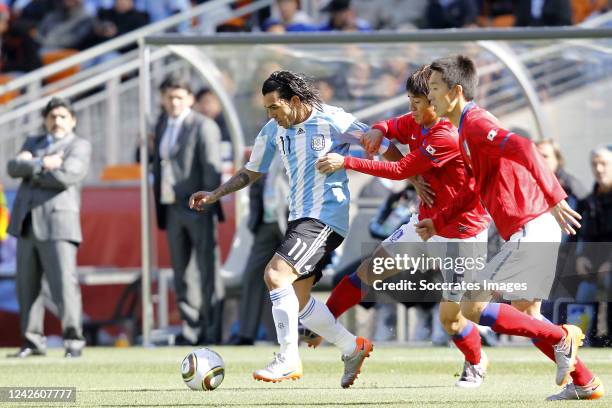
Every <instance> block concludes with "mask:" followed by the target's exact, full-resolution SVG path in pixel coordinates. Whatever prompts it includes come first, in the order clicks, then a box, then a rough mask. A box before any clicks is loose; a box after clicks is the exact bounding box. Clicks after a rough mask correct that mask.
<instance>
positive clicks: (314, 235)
mask: <svg viewBox="0 0 612 408" xmlns="http://www.w3.org/2000/svg"><path fill="white" fill-rule="evenodd" d="M342 241H344V237H343V236H342V235H340V234H338V233H337V232H335V231H334V230H332V229H331V227H329V226H328V225H327V224H325V223H322V222H321V221H319V220H315V219H314V218H300V219H299V220H294V221H291V222H290V223H289V224H287V232H285V237H284V238H283V242H282V243H281V244H280V246H279V247H278V249H277V250H276V254H277V255H278V256H280V257H281V258H283V259H284V260H285V261H287V262H288V263H289V264H290V265H291V266H293V268H295V270H296V272H297V274H298V275H300V277H299V278H298V279H297V280H302V279H306V278H309V277H311V276H315V283H316V282H318V281H319V279H321V275H322V274H323V268H324V267H325V266H326V265H327V264H328V263H329V262H330V261H331V254H332V252H333V251H334V249H336V248H338V247H339V246H340V244H341V243H342Z"/></svg>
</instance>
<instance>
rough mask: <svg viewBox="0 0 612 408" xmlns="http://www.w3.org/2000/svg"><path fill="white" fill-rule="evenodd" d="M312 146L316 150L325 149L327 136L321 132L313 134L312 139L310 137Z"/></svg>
mask: <svg viewBox="0 0 612 408" xmlns="http://www.w3.org/2000/svg"><path fill="white" fill-rule="evenodd" d="M310 148H311V149H312V150H314V151H315V152H320V151H321V150H323V149H325V136H323V135H322V134H320V133H317V134H316V135H313V136H312V139H310Z"/></svg>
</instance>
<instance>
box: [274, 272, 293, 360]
mask: <svg viewBox="0 0 612 408" xmlns="http://www.w3.org/2000/svg"><path fill="white" fill-rule="evenodd" d="M270 300H271V301H272V317H273V318H274V325H275V326H276V338H277V339H278V343H279V344H280V352H281V353H282V354H284V355H285V356H288V357H289V358H290V359H293V358H299V354H298V314H299V310H300V304H299V302H298V298H297V296H296V295H295V291H294V290H293V286H292V285H290V284H289V285H287V286H283V287H282V288H278V289H274V290H272V291H270Z"/></svg>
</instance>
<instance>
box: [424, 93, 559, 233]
mask: <svg viewBox="0 0 612 408" xmlns="http://www.w3.org/2000/svg"><path fill="white" fill-rule="evenodd" d="M459 148H460V150H461V155H462V156H463V159H464V161H465V163H466V164H467V165H468V167H469V168H468V171H469V172H471V173H472V174H473V176H474V178H475V180H476V185H475V188H473V189H467V188H466V189H464V191H462V192H461V194H460V195H459V196H458V197H457V199H456V200H455V201H454V202H452V203H451V204H450V205H449V207H448V208H446V209H444V211H443V212H441V213H438V214H436V215H435V216H434V217H433V222H434V225H435V226H436V229H437V228H438V227H440V228H444V226H445V225H447V224H448V223H449V222H452V220H453V219H454V218H455V217H459V216H461V215H460V214H461V208H462V207H463V206H465V205H469V204H470V203H473V202H474V201H476V200H482V203H483V204H484V206H485V208H486V209H487V210H488V212H489V214H490V215H491V217H492V218H493V222H495V226H496V227H497V230H498V231H499V234H500V236H501V237H502V238H503V239H504V240H508V239H509V238H510V236H512V234H514V233H515V232H517V231H519V230H520V229H521V228H522V227H523V225H525V224H526V223H527V222H529V221H531V220H533V219H534V218H537V217H538V216H540V215H542V214H544V213H545V212H547V211H549V210H550V208H551V207H553V206H555V205H556V204H557V203H558V202H559V201H561V200H562V199H564V198H565V197H567V194H565V191H563V188H562V187H561V185H560V184H559V181H558V180H557V177H556V176H555V175H554V174H553V172H552V171H550V170H549V169H548V167H547V166H546V163H545V162H544V159H543V158H542V157H541V156H540V154H539V153H538V152H537V151H536V148H535V145H534V144H533V143H532V142H531V141H530V140H528V139H526V138H524V137H522V136H520V135H517V134H514V133H512V132H510V131H508V130H506V129H503V128H502V127H501V125H500V124H499V122H498V120H497V119H496V118H495V117H494V116H493V115H492V114H491V113H489V112H488V111H486V110H485V109H482V108H480V107H479V106H477V105H476V104H475V103H474V102H470V103H469V104H468V105H466V106H465V108H464V109H463V113H462V114H461V121H460V122H459Z"/></svg>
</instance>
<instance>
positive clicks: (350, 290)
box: [326, 273, 361, 319]
mask: <svg viewBox="0 0 612 408" xmlns="http://www.w3.org/2000/svg"><path fill="white" fill-rule="evenodd" d="M359 302H361V280H360V279H359V277H358V276H357V274H355V273H353V274H352V275H351V276H345V277H344V278H342V280H341V281H340V282H339V283H338V284H337V285H336V287H335V288H334V289H333V290H332V292H331V295H330V296H329V299H327V302H326V305H327V307H328V308H329V311H330V312H332V314H333V315H334V317H335V318H336V319H337V318H338V317H340V316H341V315H342V313H344V312H346V311H347V310H349V309H350V308H351V307H353V306H355V305H356V304H357V303H359Z"/></svg>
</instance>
